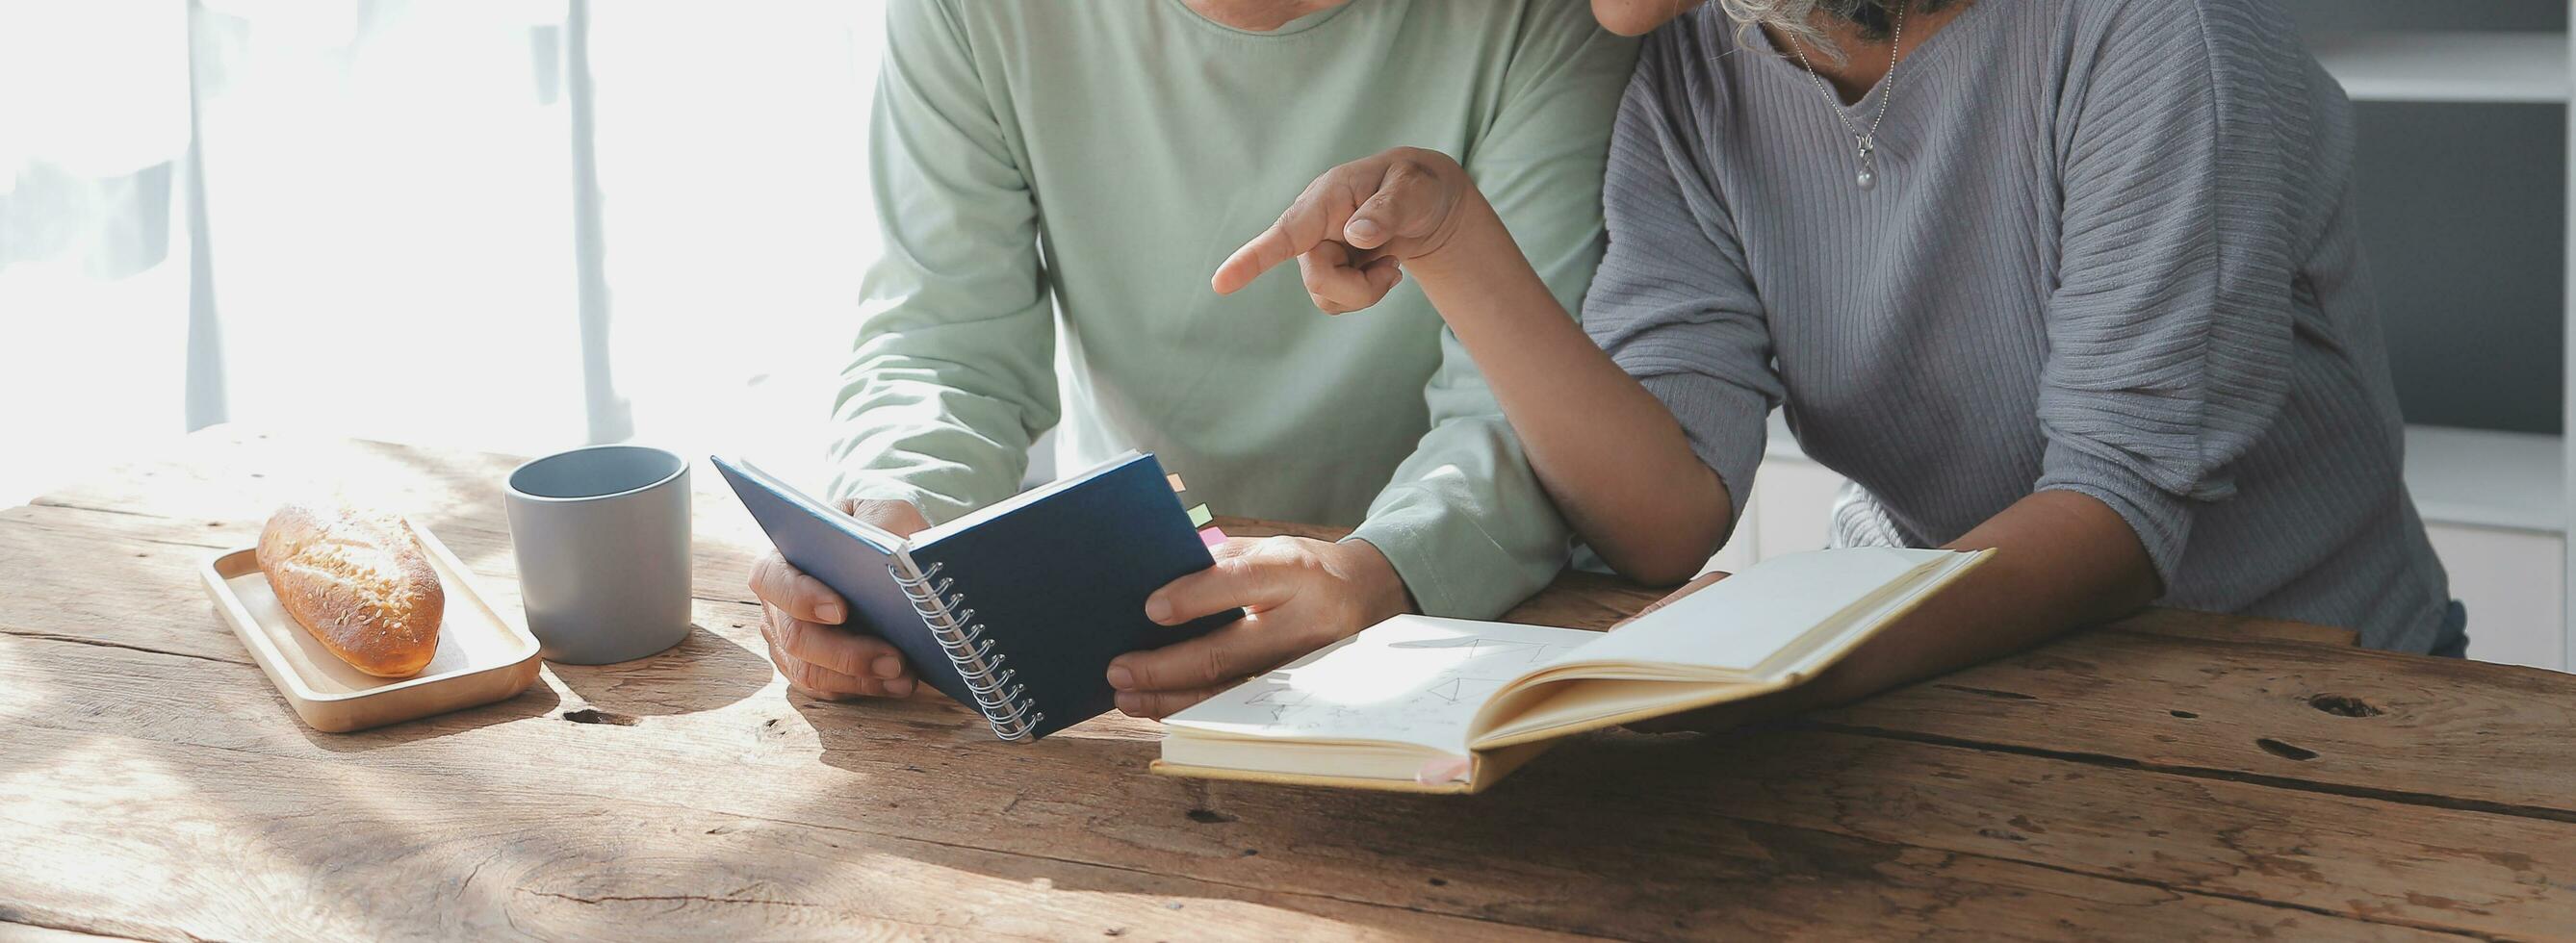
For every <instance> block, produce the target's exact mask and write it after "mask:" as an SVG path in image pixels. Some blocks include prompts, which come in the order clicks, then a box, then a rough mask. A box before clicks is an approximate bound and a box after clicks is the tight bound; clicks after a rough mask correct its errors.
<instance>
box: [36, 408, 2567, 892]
mask: <svg viewBox="0 0 2576 943" xmlns="http://www.w3.org/2000/svg"><path fill="white" fill-rule="evenodd" d="M512 464H513V461H512V460H511V459H510V458H508V457H504V456H495V455H485V454H477V453H467V452H457V451H447V450H439V449H429V448H412V447H404V446H396V445H387V444H382V443H368V442H346V441H338V440H316V439H293V438H287V437H282V436H280V437H269V436H263V435H259V434H257V433H252V432H244V431H238V430H230V429H216V430H210V431H208V432H204V433H199V434H197V435H193V436H189V437H187V438H185V439H180V440H173V441H172V442H169V443H167V444H166V445H165V446H164V447H162V448H161V449H160V450H159V452H158V454H156V455H154V456H153V457H152V458H149V459H146V460H142V461H138V462H135V463H133V464H130V465H126V466H123V467H119V468H115V469H107V470H101V471H100V472H99V473H98V474H95V475H93V476H90V477H89V478H87V479H85V480H84V481H82V482H81V483H80V484H78V485H76V486H73V487H69V488H65V489H63V490H60V491H57V492H55V493H53V494H50V495H48V496H46V497H44V498H42V499H39V500H38V502H37V503H36V504H34V505H31V506H26V507H19V508H12V509H7V510H5V511H0V721H5V723H0V938H11V937H18V936H24V937H28V938H35V939H72V938H87V937H90V936H107V937H136V938H150V939H357V938H367V939H372V938H404V937H447V938H454V937H468V938H489V937H555V938H616V939H655V938H670V939H706V938H741V939H767V938H776V937H812V938H833V939H842V938H849V937H853V936H871V935H874V936H895V937H912V936H931V937H949V938H975V939H983V938H993V937H1032V938H1049V939H1062V938H1091V939H1117V938H1132V939H1166V938H1169V939H1198V938H1208V937H1225V936H1243V937H1261V938H1270V937H1362V938H1376V937H1441V938H1452V939H1455V938H1472V939H1511V938H1519V937H1556V936H1566V935H1590V936H1606V937H1622V938H1645V939H1682V938H1708V937H1742V936H1755V935H1761V936H1773V935H1786V936H1804V937H1819V938H1853V937H1871V938H1884V937H1894V936H1923V935H1931V936H1954V937H1967V938H1976V939H1998V938H2044V939H2064V938H2070V937H2099V938H2130V939H2172V938H2181V937H2223V938H2241V937H2257V936H2261V937H2272V938H2292V939H2315V938H2337V939H2340V938H2360V939H2375V938H2418V937H2469V938H2481V939H2527V938H2565V937H2568V936H2569V935H2570V934H2571V933H2576V739H2571V734H2570V732H2571V730H2576V677H2570V676H2567V675H2561V674H2555V673H2550V672H2543V671H2536V670H2531V669H2522V668H2509V667H2501V666H2494V665H2482V664H2472V663H2462V662H2450V661H2440V660H2434V659H2428V658H2420V657H2410V656H2400V655H2389V654H2385V653H2378V652H2370V651H2365V650H2360V649H2356V648H2353V647H2351V645H2350V642H2351V637H2350V633H2347V632H2341V631H2339V630H2332V629H2324V628H2320V627H2315V626H2302V625H2298V624H2295V623H2282V622H2265V621H2261V620H2248V619H2237V618H2230V617H2223V616H2208V615H2202V614H2192V613H2177V612H2150V613H2148V614H2145V615H2142V616H2139V617H2137V618H2134V619H2131V620H2127V621H2125V622H2122V623H2119V624H2116V625H2113V626H2110V627H2106V628H2104V629H2100V630H2095V631H2090V632H2086V633H2082V634H2079V635H2076V636H2073V637H2071V638H2068V639H2066V640H2064V641H2061V642H2058V643H2055V644H2052V645H2048V646H2045V647H2042V648H2039V649H2036V650H2033V651H2031V652H2028V653H2025V654H2022V655H2019V656H2015V657H2012V658H2007V659H2004V660H2001V661H1998V662H1995V663H1993V664H1989V665H1985V666H1981V667H1978V668H1974V669H1970V670H1967V671H1963V672H1959V673H1957V674H1954V675H1950V676H1947V677H1944V678H1939V679H1935V680H1933V681H1931V682H1927V683H1924V684H1920V685H1916V686H1914V687H1911V688H1907V689H1904V690H1900V691H1896V692H1891V693H1889V694H1887V695H1884V696H1882V697H1879V698H1875V699H1872V700H1870V701H1867V702H1864V703H1862V704H1858V705H1854V706H1852V707H1848V708H1843V709H1840V710H1835V711H1830V712H1826V713H1823V714H1819V715H1816V716H1814V717H1810V718H1806V719H1803V720H1801V721H1797V722H1793V723H1789V724H1783V725H1778V726H1775V727H1771V728H1768V729H1764V730H1758V731H1748V732H1741V733H1737V734H1732V735H1725V736H1698V735H1669V736H1647V735H1639V734H1628V733H1608V734H1601V735H1594V736H1589V737H1584V738H1581V739H1579V740H1578V741H1577V742H1574V743H1571V744H1569V745H1566V746H1564V747H1561V748H1559V749H1557V750H1555V751H1554V752H1552V753H1550V754H1549V755H1547V756H1545V757H1543V758H1541V759H1540V760H1539V761H1537V762H1536V763H1533V764H1532V765H1530V766H1529V767H1527V768H1524V769H1523V770H1521V771H1520V772H1518V773H1516V774H1514V775H1513V776H1512V777H1511V778H1510V779H1507V780H1505V781H1504V782H1503V783H1502V784H1501V785H1500V786H1498V787H1496V788H1495V789H1494V790H1492V791H1491V792H1489V793H1487V794H1484V795H1481V796H1475V797H1413V796H1389V795H1379V794H1362V793H1347V792H1336V791H1328V790H1312V789H1294V788H1282V787H1273V786H1258V785H1248V784H1234V783H1211V782H1202V781H1190V780H1176V779H1167V778H1162V777H1155V776H1150V775H1147V774H1146V773H1145V771H1144V766H1145V762H1146V761H1147V760H1148V759H1150V758H1151V757H1152V756H1153V755H1154V743H1153V738H1154V736H1155V731H1154V727H1153V725H1151V724H1147V723H1142V722H1137V721H1132V720H1128V719H1125V718H1120V717H1115V716H1112V717H1105V718H1101V719H1098V720H1094V721H1091V722H1089V723H1086V724H1083V725H1080V726H1077V727H1075V728H1073V729H1071V730H1068V731H1066V732H1065V733H1063V734H1060V735H1058V736H1055V737H1050V738H1048V739H1047V740H1045V741H1042V742H1039V743H1036V744H1030V745H1010V744H1003V743H999V742H996V741H994V740H992V739H991V737H990V734H989V733H988V732H986V731H985V729H984V727H983V725H982V723H981V722H980V721H979V720H978V719H977V718H975V717H973V716H972V715H970V714H968V713H966V712H964V711H963V710H960V709H958V708H956V707H955V706H953V705H950V704H947V703H944V702H942V701H939V700H937V699H935V698H932V697H923V698H916V699H913V700H910V701H905V702H900V703H880V704H866V705H847V704H822V703H810V702H806V701H804V700H802V699H800V698H794V697H791V696H790V695H788V694H787V692H786V691H785V688H784V685H783V684H781V683H780V682H779V681H778V680H777V679H776V677H775V676H774V675H773V674H772V673H771V671H770V670H769V666H768V664H767V662H766V661H764V660H763V659H762V657H761V656H760V655H759V654H756V653H757V652H758V651H760V644H759V640H758V637H757V635H756V633H755V631H754V630H753V628H752V627H751V626H752V621H751V620H752V619H753V618H755V614H756V612H757V610H756V608H755V607H754V606H753V605H752V604H751V602H750V596H749V594H748V592H746V591H745V590H744V589H743V580H744V576H745V574H746V572H747V567H748V564H749V562H750V560H751V559H752V556H753V553H754V551H755V549H756V548H759V547H762V546H765V543H764V542H763V541H762V540H761V539H760V537H759V534H758V532H757V530H756V529H754V528H753V527H752V526H751V525H750V523H749V520H748V518H747V516H745V515H744V514H743V513H742V512H741V509H740V507H739V505H737V504H735V503H734V502H733V500H732V498H731V497H730V496H729V495H727V494H724V493H723V492H722V491H721V485H719V484H717V483H715V482H713V481H712V480H709V479H706V478H703V477H702V478H700V479H699V480H698V481H696V482H695V484H696V486H697V494H698V497H697V510H698V514H697V519H698V533H697V537H698V541H697V546H698V571H697V585H696V592H697V596H698V603H697V613H696V614H697V624H698V627H699V629H700V631H698V632H696V633H694V634H693V635H691V637H690V638H689V639H688V640H687V641H686V642H683V643H682V644H681V645H680V646H679V647H678V648H677V649H675V650H673V651H672V652H669V653H666V654H664V655H661V656H657V657H654V658H649V659H645V660H642V661H638V662H633V663H629V664H625V665H612V666H606V667H575V666H557V665H549V666H548V667H547V668H546V670H545V672H544V674H543V677H542V679H541V682H540V684H539V685H538V686H537V687H535V688H532V689H530V691H529V692H528V693H526V694H524V695H522V696H520V697H519V698H516V699H514V700H511V701H507V702H504V703H501V704H497V705H492V706H490V707H485V708H479V709H475V710H470V711H465V712H460V713H455V714H448V715H443V716H439V717H434V718H429V719H426V720H422V721H416V722H412V723H407V724H400V725H396V726H393V727H388V728H384V729H381V730H376V731H370V732H366V733H359V734H350V735H333V734H322V733H315V732H313V731H310V730H308V729H306V728H305V727H303V726H302V725H301V724H300V723H298V722H297V721H296V720H295V718H294V716H293V715H292V714H291V713H290V712H289V711H288V710H287V707H286V705H285V704H284V703H283V702H282V701H281V700H280V699H279V697H278V695H277V694H276V693H275V691H273V690H272V689H271V688H270V687H269V685H268V682H267V680H266V679H265V678H263V677H262V676H261V675H260V674H259V672H258V670H257V669H256V668H254V667H253V666H252V665H251V664H250V663H249V660H248V658H247V657H246V656H245V654H244V653H243V652H242V650H241V648H240V645H239V642H238V641H237V640H235V639H234V638H233V637H232V635H231V633H230V631H229V630H228V629H226V628H225V627H224V625H223V623H222V622H221V620H219V619H217V618H216V617H215V615H214V614H213V612H212V611H211V609H210V607H209V605H208V603H207V601H206V599H205V596H204V594H203V591H202V589H201V588H200V587H199V586H198V585H197V584H196V582H195V580H194V578H193V575H192V572H193V567H194V566H195V565H196V564H197V563H198V562H199V561H200V560H202V559H204V558H205V557H207V556H208V555H210V554H212V553H214V552H216V551H217V550H219V549H221V548H225V547H230V546H238V545H241V544H245V543H248V542H249V541H250V540H251V539H252V538H253V536H254V535H255V533H256V529H257V526H258V523H259V522H260V520H261V519H262V518H263V517H264V515H265V514H266V512H267V511H268V510H269V509H270V508H272V507H274V506H275V505H276V504H277V503H278V502H279V501H280V500H281V499H282V498H284V497H285V496H287V495H289V494H294V493H299V492H308V491H310V490H312V489H315V488H317V487H330V486H334V485H342V484H346V485H350V486H352V487H353V488H356V489H358V490H356V491H355V492H354V494H355V496H356V497H359V498H361V499H362V500H369V501H373V502H376V503H382V504H386V505H389V506H393V507H397V508H400V509H403V510H405V511H407V512H410V513H412V514H413V515H414V516H415V517H417V518H419V519H421V520H423V521H424V522H425V523H427V525H428V526H429V527H431V528H432V529H433V530H435V531H436V532H437V533H438V534H439V535H440V537H441V538H442V539H444V540H445V541H446V542H447V543H448V544H449V546H451V547H452V548H453V549H455V551H456V552H457V554H458V555H459V556H460V557H462V558H463V559H464V560H465V561H466V563H467V565H468V566H469V567H471V568H472V569H474V570H475V571H476V572H477V573H478V574H479V576H480V578H481V579H482V580H483V582H484V583H485V584H486V588H487V589H489V590H490V591H492V593H493V595H494V596H495V597H496V598H495V599H494V602H495V603H496V604H499V605H502V606H504V607H505V608H512V609H514V608H515V607H516V605H517V601H518V598H517V586H516V583H515V580H514V578H513V577H514V569H515V568H514V566H513V564H512V562H511V559H510V552H509V541H508V535H507V531H506V525H505V524H504V523H503V519H502V514H501V505H500V495H499V482H500V478H501V475H502V473H504V472H506V471H507V470H508V469H509V468H510V466H511V465H512ZM1227 526H1228V530H1229V532H1230V533H1237V534H1241V535H1253V534H1259V533H1263V532H1266V531H1269V530H1294V528H1279V527H1266V526H1264V525H1263V523H1262V522H1251V521H1241V520H1235V521H1229V522H1228V524H1227ZM1327 533H1328V532H1327ZM1656 595H1657V593H1656V592H1655V591H1653V590H1648V589H1643V588H1638V587H1633V586H1626V585H1623V584H1619V583H1617V582H1616V581H1614V580H1610V579H1608V578H1605V577H1595V576H1586V575H1582V574H1570V575H1568V576H1567V577H1566V578H1565V579H1564V580H1562V581H1561V582H1560V583H1559V584H1558V585H1557V586H1556V587H1554V588H1552V589H1551V590H1550V591H1549V592H1548V593H1546V594H1543V595H1542V596H1540V597H1539V598H1537V599H1535V600H1533V601H1531V602H1530V603H1529V604H1528V605H1525V606H1523V607H1522V608H1520V609H1519V610H1516V611H1515V612H1514V613H1513V618H1519V619H1526V620H1531V621H1542V622H1549V623H1553V624H1560V625H1579V626H1586V627H1602V626H1606V625H1608V624H1609V623H1611V622H1614V621H1616V620H1617V619H1618V618H1620V617H1622V616H1624V615H1625V614H1626V613H1628V612H1631V611H1634V609H1635V608H1636V607H1638V606H1640V605H1643V604H1644V603H1645V602H1647V601H1650V600H1652V599H1653V598H1655V597H1656Z"/></svg>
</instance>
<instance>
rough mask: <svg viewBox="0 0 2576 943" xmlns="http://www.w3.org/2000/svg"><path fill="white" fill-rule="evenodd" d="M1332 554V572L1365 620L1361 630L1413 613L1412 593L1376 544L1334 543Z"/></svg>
mask: <svg viewBox="0 0 2576 943" xmlns="http://www.w3.org/2000/svg"><path fill="white" fill-rule="evenodd" d="M1333 551H1334V555H1335V556H1336V557H1337V558H1338V560H1337V566H1336V568H1337V569H1338V570H1340V572H1341V575H1342V579H1343V581H1344V583H1345V584H1346V585H1347V586H1348V587H1349V589H1350V592H1351V597H1352V601H1353V602H1355V603H1357V604H1358V606H1359V610H1360V613H1361V615H1362V617H1363V618H1364V620H1365V621H1363V622H1362V623H1361V626H1360V627H1361V628H1366V627H1367V626H1371V625H1376V624H1377V623H1378V622H1380V621H1382V620H1385V619H1389V618H1393V617H1395V616H1399V615H1402V614H1404V613H1407V612H1412V611H1413V593H1412V591H1411V590H1409V589H1407V588H1406V587H1405V585H1404V577H1403V576H1402V575H1400V574H1398V573H1396V571H1395V562H1394V561H1392V560H1388V559H1387V558H1386V552H1385V551H1382V550H1379V549H1378V548H1377V545H1376V544H1372V543H1369V542H1368V541H1366V540H1360V539H1357V538H1353V539H1348V540H1342V541H1338V542H1336V543H1334V544H1333Z"/></svg>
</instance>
